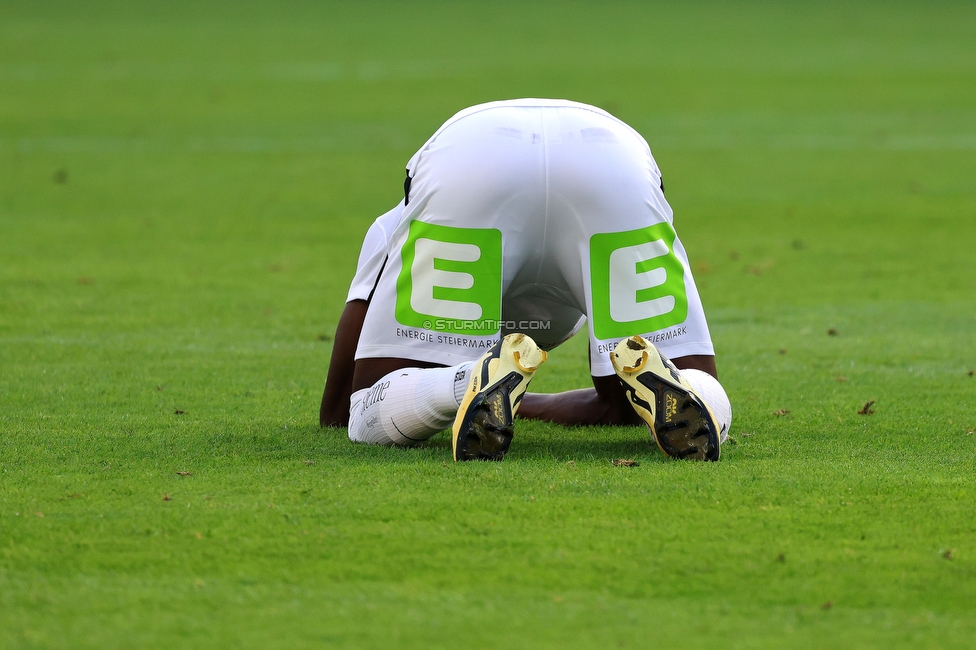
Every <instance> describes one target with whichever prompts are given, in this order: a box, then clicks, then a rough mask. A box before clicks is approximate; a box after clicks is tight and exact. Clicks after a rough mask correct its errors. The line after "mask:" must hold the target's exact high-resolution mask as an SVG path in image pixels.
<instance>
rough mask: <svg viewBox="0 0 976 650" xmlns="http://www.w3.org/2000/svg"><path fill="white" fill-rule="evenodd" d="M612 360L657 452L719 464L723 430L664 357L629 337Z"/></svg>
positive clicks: (613, 355)
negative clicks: (655, 444)
mask: <svg viewBox="0 0 976 650" xmlns="http://www.w3.org/2000/svg"><path fill="white" fill-rule="evenodd" d="M610 361H611V362H612V363H613V368H614V370H615V371H616V373H617V376H618V377H619V378H620V381H621V383H622V384H623V386H624V390H625V391H626V392H627V398H628V400H629V401H630V404H631V406H633V408H634V410H635V411H636V412H637V414H638V415H639V416H640V417H641V418H642V419H643V420H644V422H646V423H647V426H648V428H650V430H651V435H652V436H653V437H654V441H655V442H657V445H658V447H660V448H661V451H663V452H664V453H665V454H667V455H668V456H671V457H672V458H687V459H693V460H712V461H714V460H718V457H719V450H720V437H721V435H722V433H723V432H722V431H721V428H720V425H719V423H718V421H717V419H716V417H715V414H714V412H713V411H712V409H711V408H710V407H709V405H708V404H706V403H705V401H704V400H703V399H702V397H701V396H700V395H699V394H698V393H697V392H696V391H695V389H694V388H693V387H692V385H691V383H690V382H688V381H687V380H686V379H685V378H684V377H682V376H681V373H680V371H679V370H678V369H677V368H675V366H674V364H672V363H671V361H670V360H669V359H668V358H667V357H665V356H664V355H662V354H661V353H660V352H658V350H657V348H655V347H654V346H653V345H651V344H650V343H649V342H647V341H646V340H645V339H644V338H643V337H640V336H632V337H630V338H628V339H624V340H623V341H621V342H620V343H618V344H617V346H616V348H614V351H613V352H611V353H610ZM719 388H721V387H719ZM723 395H724V392H723Z"/></svg>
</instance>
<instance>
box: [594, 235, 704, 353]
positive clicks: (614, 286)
mask: <svg viewBox="0 0 976 650" xmlns="http://www.w3.org/2000/svg"><path fill="white" fill-rule="evenodd" d="M675 238H676V235H675V232H674V228H672V227H671V224H670V223H668V222H663V223H659V224H657V225H654V226H650V227H647V228H640V229H638V230H630V231H627V232H614V233H601V234H597V235H593V236H592V237H591V238H590V283H591V291H592V296H593V313H592V314H591V315H590V317H591V318H592V319H593V334H594V335H595V336H596V338H597V339H600V340H604V339H614V338H623V337H626V336H633V335H634V334H645V333H647V332H655V331H657V330H661V329H665V328H667V327H671V326H672V325H677V324H678V323H681V322H683V321H684V320H685V319H686V318H687V317H688V295H687V293H686V292H685V276H684V273H685V270H684V267H683V266H682V265H681V261H680V260H679V259H678V258H677V256H675V254H674V250H673V248H672V246H673V244H674V240H675Z"/></svg>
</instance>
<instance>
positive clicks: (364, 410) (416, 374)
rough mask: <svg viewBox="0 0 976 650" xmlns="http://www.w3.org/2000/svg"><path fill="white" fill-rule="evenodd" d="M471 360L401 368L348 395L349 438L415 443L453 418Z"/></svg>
mask: <svg viewBox="0 0 976 650" xmlns="http://www.w3.org/2000/svg"><path fill="white" fill-rule="evenodd" d="M473 364H474V362H473V361H468V362H465V363H462V364H460V365H457V366H452V367H450V368H403V369H402V370H395V371H393V372H391V373H390V374H388V375H386V376H385V377H383V378H382V379H380V380H379V381H378V382H376V383H375V384H373V385H372V386H371V387H370V388H364V389H363V390H359V391H356V392H355V393H353V394H352V398H351V399H350V400H349V439H350V440H352V441H353V442H365V443H369V444H374V445H405V446H409V445H415V444H417V443H418V442H422V441H424V440H427V439H428V438H430V437H431V436H433V435H434V434H435V433H439V432H440V431H443V430H444V429H446V428H447V427H449V426H450V425H451V423H452V422H454V417H455V416H456V415H457V410H458V406H460V404H461V398H462V397H463V396H464V393H465V391H466V390H467V387H468V372H469V371H470V369H471V366H472V365H473Z"/></svg>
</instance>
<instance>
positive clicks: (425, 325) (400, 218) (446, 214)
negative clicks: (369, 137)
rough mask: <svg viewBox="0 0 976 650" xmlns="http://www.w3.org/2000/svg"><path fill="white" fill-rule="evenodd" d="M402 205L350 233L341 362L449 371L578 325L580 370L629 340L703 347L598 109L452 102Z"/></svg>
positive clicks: (653, 178) (657, 191)
mask: <svg viewBox="0 0 976 650" xmlns="http://www.w3.org/2000/svg"><path fill="white" fill-rule="evenodd" d="M407 177H408V181H407V185H406V198H405V200H404V201H403V202H401V203H400V205H398V206H397V207H395V208H394V209H393V210H391V211H390V212H388V213H386V214H385V215H383V216H381V217H380V218H378V219H377V220H376V221H375V222H374V224H373V226H372V227H371V228H370V229H369V232H367V234H366V238H365V241H364V243H363V248H362V252H361V254H360V258H359V267H358V270H357V272H356V277H355V278H354V280H353V282H352V286H351V287H350V290H349V294H348V300H369V301H370V304H369V308H368V310H367V313H366V320H365V322H364V324H363V330H362V334H361V336H360V340H359V347H358V349H357V351H356V358H357V359H362V358H373V357H394V358H402V359H411V360H415V361H427V362H431V363H440V364H444V365H446V366H452V365H456V364H458V363H462V362H464V361H467V360H470V359H475V358H477V357H479V356H480V355H481V354H482V353H484V352H485V350H487V349H488V348H489V347H491V346H492V345H493V344H494V342H496V341H497V340H498V339H499V337H500V336H504V335H505V334H508V333H509V332H513V331H518V332H525V333H527V334H529V335H530V336H532V338H533V339H535V340H536V341H537V342H538V343H539V345H540V346H541V347H543V348H545V349H551V348H553V347H555V346H557V345H559V344H560V343H562V342H563V341H565V340H566V339H568V338H569V337H571V336H572V335H573V334H575V333H576V332H577V331H578V330H579V329H580V328H581V327H582V325H583V323H584V322H589V333H590V368H591V372H592V374H593V375H594V376H608V375H612V374H614V372H613V367H612V366H611V364H610V361H609V358H608V357H609V354H608V353H609V352H610V351H611V350H612V349H613V346H614V345H615V344H616V343H617V342H618V341H619V340H620V339H622V338H625V337H628V336H632V335H634V334H640V335H642V336H643V337H645V338H646V339H647V340H649V341H651V342H652V343H654V344H655V345H656V346H657V347H658V348H659V349H660V350H661V351H662V352H664V353H665V354H666V355H668V356H669V357H681V356H686V355H694V354H704V355H710V354H713V348H712V342H711V338H710V337H709V333H708V326H707V324H706V322H705V315H704V312H703V310H702V305H701V300H700V299H699V296H698V290H697V288H696V287H695V281H694V278H692V275H691V270H690V268H689V264H688V258H687V256H686V254H685V250H684V248H683V247H682V245H681V242H680V241H679V240H678V237H677V235H676V233H675V231H674V228H673V226H672V218H673V217H672V211H671V207H670V206H669V205H668V202H667V201H666V200H665V198H664V193H663V191H662V188H661V172H660V171H659V169H658V167H657V163H655V162H654V158H653V157H652V156H651V151H650V149H649V147H648V146H647V143H646V142H645V141H644V139H643V138H642V137H641V136H640V134H638V133H637V132H636V131H634V130H633V129H632V128H630V127H629V126H627V125H626V124H624V123H623V122H621V121H620V120H618V119H616V118H614V117H613V116H611V115H610V114H609V113H607V112H605V111H603V110H601V109H598V108H595V107H593V106H587V105H586V104H579V103H575V102H569V101H562V100H537V99H523V100H515V101H503V102H492V103H489V104H482V105H479V106H474V107H471V108H468V109H465V110H463V111H461V112H460V113H458V114H457V115H455V116H454V117H452V118H451V119H450V120H448V121H447V122H446V123H445V124H444V125H443V126H442V127H441V128H440V129H438V131H437V132H436V133H435V134H434V135H433V136H432V137H431V138H430V140H428V141H427V143H426V144H425V145H424V146H423V147H422V148H421V149H420V151H418V152H417V153H416V154H414V156H413V157H412V158H411V159H410V162H409V163H408V165H407Z"/></svg>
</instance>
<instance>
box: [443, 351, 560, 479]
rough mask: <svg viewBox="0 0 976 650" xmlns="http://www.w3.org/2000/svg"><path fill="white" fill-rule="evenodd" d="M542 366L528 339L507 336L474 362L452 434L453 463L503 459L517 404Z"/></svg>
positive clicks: (541, 356) (542, 356)
mask: <svg viewBox="0 0 976 650" xmlns="http://www.w3.org/2000/svg"><path fill="white" fill-rule="evenodd" d="M545 360H546V352H545V351H544V350H541V349H539V347H538V346H537V345H536V344H535V341H533V340H532V338H531V337H529V336H527V335H526V334H509V335H508V336H506V337H505V338H503V339H502V340H501V341H499V342H498V343H496V344H495V345H494V346H493V347H492V348H491V349H490V350H488V352H486V353H485V354H484V356H482V357H481V358H480V359H478V361H477V362H476V363H475V364H474V367H472V368H471V379H470V380H469V381H468V390H467V392H465V394H464V398H463V399H462V400H461V406H460V407H459V408H458V413H457V417H455V419H454V426H453V427H452V429H451V431H452V433H453V446H454V460H455V461H464V460H502V459H503V458H504V457H505V454H506V453H507V452H508V448H509V446H510V445H511V444H512V436H513V434H514V421H515V413H516V412H517V411H518V406H519V403H520V402H521V401H522V396H523V395H524V394H525V389H526V388H527V387H528V385H529V381H530V380H531V379H532V375H533V374H534V373H535V371H536V369H538V367H539V366H541V365H542V364H543V363H544V362H545Z"/></svg>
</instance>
